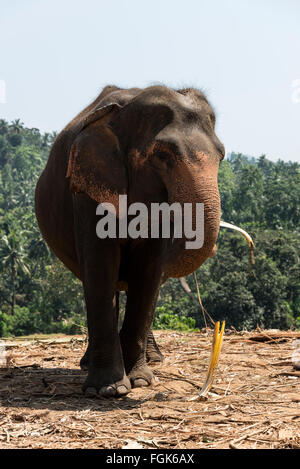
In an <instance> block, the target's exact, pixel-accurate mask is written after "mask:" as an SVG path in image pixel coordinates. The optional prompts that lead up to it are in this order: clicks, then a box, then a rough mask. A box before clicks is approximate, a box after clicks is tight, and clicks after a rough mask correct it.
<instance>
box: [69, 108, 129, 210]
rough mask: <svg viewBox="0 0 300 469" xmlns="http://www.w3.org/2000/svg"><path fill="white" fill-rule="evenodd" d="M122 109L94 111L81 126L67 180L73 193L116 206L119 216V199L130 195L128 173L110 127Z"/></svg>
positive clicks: (72, 148)
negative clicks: (110, 123)
mask: <svg viewBox="0 0 300 469" xmlns="http://www.w3.org/2000/svg"><path fill="white" fill-rule="evenodd" d="M119 109H120V106H119V105H117V104H110V105H108V106H105V107H101V108H98V109H95V110H94V111H93V112H91V113H90V114H89V115H87V116H86V117H85V118H84V119H83V120H82V122H81V123H80V129H79V133H78V135H77V136H76V138H75V140H74V141H73V144H72V146H71V149H70V155H69V163H68V170H67V175H66V177H67V178H70V190H71V192H73V193H85V194H87V195H88V196H89V197H90V198H91V199H93V200H95V201H97V202H99V203H102V202H109V203H111V204H113V205H114V206H115V208H116V212H117V213H118V203H119V195H120V194H126V193H127V185H128V184H127V173H126V167H125V164H124V155H123V153H122V151H121V148H120V145H119V140H118V138H117V136H116V135H115V134H114V132H113V131H112V130H111V128H110V127H109V126H108V123H109V122H110V121H111V120H112V119H113V118H114V116H115V114H116V113H118V112H119Z"/></svg>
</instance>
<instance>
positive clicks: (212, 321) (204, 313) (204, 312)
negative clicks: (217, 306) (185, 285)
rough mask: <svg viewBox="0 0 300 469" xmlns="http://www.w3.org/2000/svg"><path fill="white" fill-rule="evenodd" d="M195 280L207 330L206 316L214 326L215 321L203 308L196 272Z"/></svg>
mask: <svg viewBox="0 0 300 469" xmlns="http://www.w3.org/2000/svg"><path fill="white" fill-rule="evenodd" d="M194 279H195V283H196V288H197V296H198V301H199V304H200V307H201V311H202V314H203V320H204V324H205V328H206V329H207V322H206V317H205V315H206V316H207V317H208V318H209V320H210V321H211V323H212V324H213V326H215V321H214V320H213V319H212V317H211V316H210V315H209V314H208V312H207V311H206V309H205V308H204V306H203V303H202V300H201V296H200V290H199V284H198V279H197V275H196V272H194Z"/></svg>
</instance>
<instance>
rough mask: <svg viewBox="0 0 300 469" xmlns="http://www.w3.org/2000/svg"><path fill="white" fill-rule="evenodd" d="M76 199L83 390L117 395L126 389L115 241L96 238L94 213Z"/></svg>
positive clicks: (117, 255) (117, 251) (81, 200)
mask: <svg viewBox="0 0 300 469" xmlns="http://www.w3.org/2000/svg"><path fill="white" fill-rule="evenodd" d="M84 197H85V196H79V195H78V196H76V208H77V210H76V211H75V214H76V216H75V232H76V247H77V252H78V257H79V262H80V269H81V275H82V282H83V288H84V296H85V302H86V308H87V323H88V332H89V352H88V356H89V359H88V376H87V379H86V381H85V383H84V385H83V391H84V392H86V393H88V394H95V393H98V394H99V395H101V396H105V397H111V396H121V395H125V394H127V393H128V392H129V391H130V389H131V386H130V381H129V379H128V378H127V376H126V373H125V368H124V362H123V357H122V349H121V344H120V339H119V334H118V322H117V314H116V294H115V288H116V283H117V280H118V271H119V264H120V248H119V246H118V244H117V242H116V241H115V240H110V239H105V240H100V239H98V238H97V237H96V232H95V226H96V223H95V219H94V217H93V215H94V214H95V210H94V207H93V205H92V206H91V205H90V203H85V198H84Z"/></svg>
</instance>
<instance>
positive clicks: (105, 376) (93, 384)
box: [82, 368, 131, 397]
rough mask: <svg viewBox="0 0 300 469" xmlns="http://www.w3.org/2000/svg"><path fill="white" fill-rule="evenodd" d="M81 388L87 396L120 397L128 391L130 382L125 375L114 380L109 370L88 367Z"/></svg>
mask: <svg viewBox="0 0 300 469" xmlns="http://www.w3.org/2000/svg"><path fill="white" fill-rule="evenodd" d="M82 390H83V392H84V394H85V396H87V397H95V396H99V397H122V396H125V395H126V394H128V393H129V392H130V390H131V384H130V380H129V379H128V377H127V376H126V375H124V376H123V378H122V379H120V380H115V379H114V377H113V373H111V372H110V373H108V372H103V370H101V369H97V368H92V369H91V368H89V374H88V377H87V379H86V380H85V382H84V384H83V386H82Z"/></svg>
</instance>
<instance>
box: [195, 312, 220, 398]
mask: <svg viewBox="0 0 300 469" xmlns="http://www.w3.org/2000/svg"><path fill="white" fill-rule="evenodd" d="M224 328H225V321H223V322H222V327H221V331H220V333H219V329H220V322H219V321H217V322H216V324H215V329H214V337H213V341H212V346H211V353H210V360H209V365H208V370H207V374H206V379H205V383H204V384H203V386H202V389H201V391H200V393H199V396H200V397H205V396H206V395H207V393H208V391H209V390H210V388H211V387H212V384H213V380H214V376H215V371H216V369H217V366H218V361H219V356H220V352H221V347H222V342H223V334H224Z"/></svg>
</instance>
